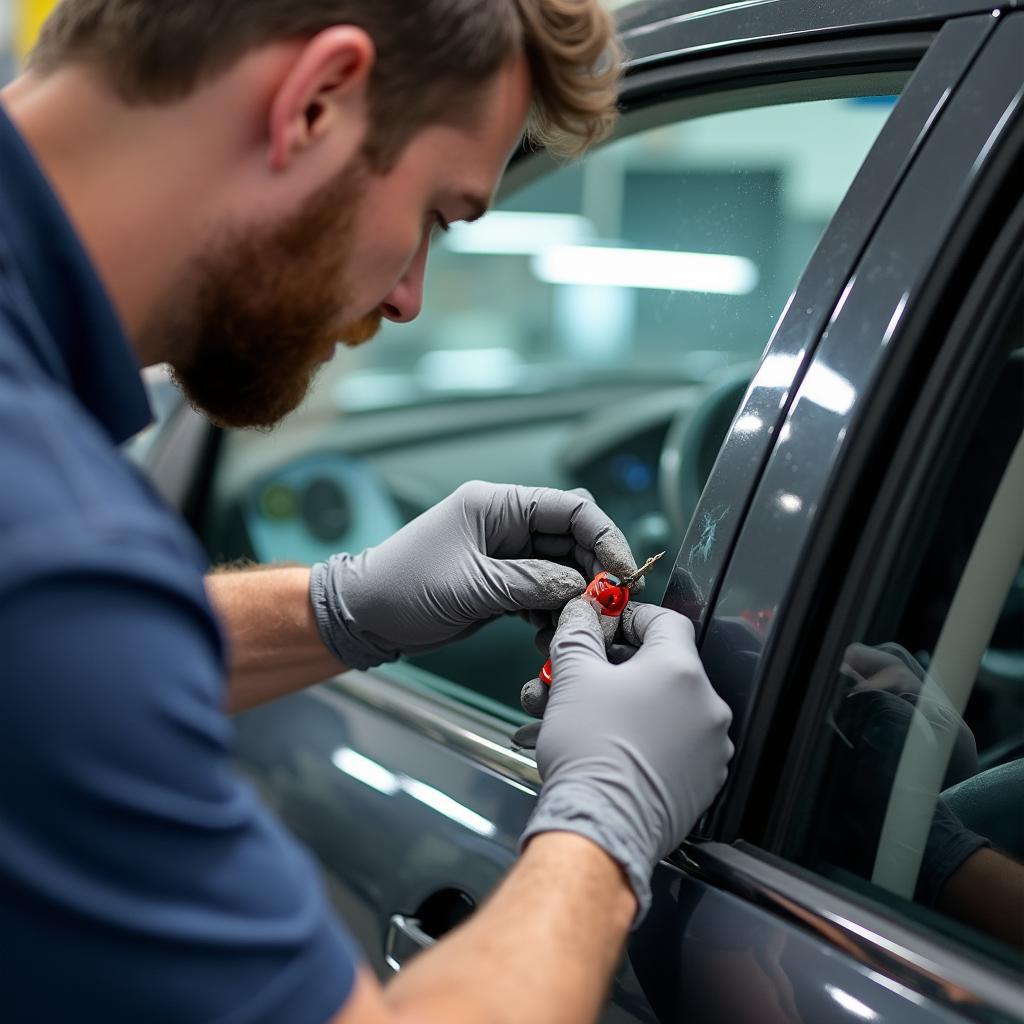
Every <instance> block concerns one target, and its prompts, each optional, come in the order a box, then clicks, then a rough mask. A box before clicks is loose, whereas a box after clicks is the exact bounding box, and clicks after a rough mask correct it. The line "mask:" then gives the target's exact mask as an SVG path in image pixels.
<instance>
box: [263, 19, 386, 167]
mask: <svg viewBox="0 0 1024 1024" xmlns="http://www.w3.org/2000/svg"><path fill="white" fill-rule="evenodd" d="M375 60H376V51H375V49H374V45H373V40H371V39H370V37H369V36H368V35H367V34H366V32H364V31H363V30H362V29H361V28H356V27H355V26H352V25H339V26H335V27H334V28H329V29H325V30H324V31H323V32H321V33H320V34H319V35H316V36H314V37H313V38H312V39H311V40H310V41H309V42H308V43H307V44H306V45H305V46H304V47H303V48H302V50H301V51H299V54H298V56H297V57H296V59H295V60H294V62H293V63H292V65H291V67H290V68H289V70H288V73H287V74H286V76H285V78H284V79H283V80H282V82H281V83H280V85H279V86H278V88H277V91H276V92H275V94H274V96H273V98H272V100H271V105H270V125H269V129H270V150H269V153H268V164H269V166H270V169H271V171H273V172H275V173H280V172H282V171H285V170H287V169H288V167H289V166H291V164H292V163H293V162H294V161H295V160H296V159H298V158H299V157H300V156H302V154H303V153H304V152H305V151H307V150H309V149H310V148H311V147H313V146H315V145H316V144H317V143H319V142H321V141H322V140H323V139H325V138H326V137H328V136H329V135H330V134H331V133H332V132H339V130H340V132H339V134H338V136H337V137H338V138H339V140H340V142H341V145H342V147H343V148H348V149H350V150H351V153H349V154H345V153H344V152H342V151H338V152H336V153H335V154H333V155H332V157H333V159H334V162H335V163H337V162H338V160H339V159H340V160H344V159H346V158H348V157H350V156H353V155H354V154H355V152H356V151H357V150H358V149H359V148H360V147H361V146H362V143H363V139H364V138H365V135H366V130H367V111H368V103H367V98H368V91H369V82H370V73H371V72H372V70H373V65H374V61H375Z"/></svg>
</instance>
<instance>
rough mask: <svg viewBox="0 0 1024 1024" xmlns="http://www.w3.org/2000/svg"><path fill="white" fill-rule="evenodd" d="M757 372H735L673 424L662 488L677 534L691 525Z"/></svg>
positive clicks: (745, 368) (662, 457)
mask: <svg viewBox="0 0 1024 1024" xmlns="http://www.w3.org/2000/svg"><path fill="white" fill-rule="evenodd" d="M752 374H753V370H752V368H751V367H750V366H742V367H737V368H735V369H733V370H731V371H730V372H729V373H728V374H727V375H725V376H723V377H722V378H721V379H720V380H719V382H718V383H717V384H715V385H714V386H713V387H712V389H711V391H709V392H708V394H707V396H706V397H705V398H704V400H703V401H702V402H701V403H700V405H698V406H697V408H696V409H693V410H687V411H686V412H682V413H680V414H679V415H677V416H676V417H675V419H673V421H672V423H671V425H670V426H669V430H668V434H666V436H665V443H664V444H663V445H662V449H661V455H660V458H659V467H658V488H659V490H660V497H661V507H662V508H663V509H664V511H665V515H666V516H667V517H668V520H669V523H670V524H671V528H672V533H673V536H676V537H682V536H684V535H685V533H686V530H687V528H688V527H689V525H690V520H691V519H692V518H693V514H694V512H695V511H696V510H697V503H698V502H699V501H700V496H701V493H702V492H703V490H704V485H705V484H706V483H707V481H708V477H709V476H710V475H711V470H712V467H713V466H714V464H715V459H716V458H717V457H718V452H719V449H720V448H721V447H722V444H723V442H724V441H725V437H726V435H727V434H728V433H729V427H730V425H731V424H732V421H733V417H734V416H735V415H736V411H737V409H739V406H740V403H741V402H742V401H743V396H744V395H745V394H746V392H747V388H748V387H749V386H750V380H751V376H752Z"/></svg>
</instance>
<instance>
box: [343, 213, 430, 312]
mask: <svg viewBox="0 0 1024 1024" xmlns="http://www.w3.org/2000/svg"><path fill="white" fill-rule="evenodd" d="M422 244H423V232H422V229H421V227H420V225H419V224H418V223H417V224H416V225H415V229H414V230H411V231H410V230H399V229H397V227H396V226H395V225H381V226H380V227H379V228H378V230H376V231H369V232H367V233H365V234H363V235H362V237H357V238H356V239H355V240H354V244H353V246H352V252H351V260H350V263H349V267H350V281H351V284H352V287H353V288H354V289H356V295H357V298H358V299H359V300H360V301H361V302H364V304H366V303H370V304H375V303H377V302H380V301H383V299H384V298H385V297H386V296H387V295H389V294H390V293H391V291H392V290H393V289H394V288H395V286H396V285H397V284H398V283H399V281H401V280H402V278H403V277H404V276H405V275H406V273H407V272H408V271H409V268H410V267H411V266H412V265H413V263H414V261H415V259H416V257H417V255H418V253H419V251H420V249H421V248H422Z"/></svg>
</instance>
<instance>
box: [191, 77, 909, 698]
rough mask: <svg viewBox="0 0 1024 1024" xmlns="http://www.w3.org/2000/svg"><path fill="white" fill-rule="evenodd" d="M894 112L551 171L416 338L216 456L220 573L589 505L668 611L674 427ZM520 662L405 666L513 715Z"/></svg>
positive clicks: (484, 641) (727, 369) (444, 241)
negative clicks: (535, 493)
mask: <svg viewBox="0 0 1024 1024" xmlns="http://www.w3.org/2000/svg"><path fill="white" fill-rule="evenodd" d="M894 102H895V99H894V98H893V97H891V96H882V97H859V98H840V99H829V100H816V101H813V102H805V103H788V104H779V105H775V106H770V105H767V106H760V107H757V108H754V109H743V110H734V111H729V112H725V113H718V114H715V115H712V116H706V117H700V118H694V119H691V120H685V121H677V122H675V123H670V124H666V125H663V126H661V127H654V128H651V129H648V130H645V131H643V132H638V133H636V134H632V135H629V136H627V137H624V138H622V139H620V140H619V141H617V142H614V143H611V144H609V145H608V146H606V147H604V148H602V149H600V150H599V151H597V152H595V153H593V154H592V155H590V156H589V157H588V158H587V159H586V160H585V161H584V162H582V164H578V165H574V166H566V167H561V168H554V167H553V166H551V165H550V164H546V165H545V168H546V170H545V171H544V173H542V174H540V175H538V176H535V177H534V179H533V180H532V181H531V182H530V183H529V184H527V185H526V186H525V187H523V188H522V189H520V190H519V191H517V192H516V193H515V194H513V195H511V196H510V197H509V198H507V199H505V200H503V201H502V202H501V203H500V204H499V205H498V208H497V210H496V211H495V212H494V213H492V214H490V215H488V216H487V217H485V218H484V219H483V220H482V221H480V222H479V223H476V224H474V225H468V226H462V225H460V226H456V227H455V228H454V229H453V230H452V232H451V233H450V234H449V235H447V236H444V237H442V238H439V239H438V240H437V241H436V243H435V247H434V251H433V253H432V256H431V264H430V271H429V277H428V282H427V288H426V296H425V303H424V311H423V313H422V315H421V316H420V317H419V319H418V320H416V321H415V322H414V323H411V324H407V325H402V326H395V325H387V326H386V327H385V329H384V331H383V332H382V334H381V336H380V337H379V338H378V339H376V340H375V341H374V343H373V344H371V345H367V346H364V347H362V348H359V349H356V350H342V351H339V353H338V355H337V357H336V358H335V360H334V362H333V363H332V364H331V365H330V366H329V367H328V369H327V370H326V371H325V372H324V374H323V376H322V377H321V379H320V381H319V382H318V385H317V387H316V388H315V390H314V393H313V394H312V395H311V396H310V399H309V401H308V402H307V404H306V405H305V406H304V407H303V409H302V410H301V411H300V412H299V413H298V414H297V415H296V416H294V417H293V418H292V419H291V420H289V421H288V422H287V423H286V424H285V425H284V426H283V427H282V428H281V429H280V430H279V431H277V432H275V434H274V435H272V436H271V437H267V438H264V437H259V436H254V435H252V434H234V435H231V436H229V437H228V438H227V440H226V443H225V446H224V449H223V452H222V457H221V462H220V468H219V470H218V478H217V480H216V481H215V484H214V492H215V507H214V509H213V513H212V516H211V519H210V522H209V523H208V524H207V525H208V529H207V540H208V543H209V546H210V549H211V553H212V554H213V556H214V558H215V559H233V558H238V557H251V558H255V559H257V560H259V561H277V560H292V561H299V562H306V563H311V562H313V561H316V560H318V559H321V558H324V557H327V556H329V555H330V554H332V553H333V552H334V551H337V550H360V549H361V548H363V547H365V546H368V545H370V544H374V543H377V542H379V541H381V540H383V539H384V538H385V537H387V536H388V535H389V534H390V533H391V532H393V531H394V530H395V529H397V528H398V527H399V526H401V525H402V523H403V522H404V521H407V520H408V519H410V518H411V517H413V516H415V515H416V514H418V513H419V512H421V511H423V510H424V509H425V508H427V507H429V506H430V505H431V504H433V503H434V502H436V501H439V500H441V499H442V498H444V497H445V496H446V495H447V494H449V493H451V492H452V491H453V490H454V489H455V488H456V487H458V486H459V484H461V483H463V482H464V481H465V480H467V479H474V478H480V479H486V480H494V481H501V482H507V483H520V484H528V485H543V486H556V487H568V488H571V487H580V486H583V487H587V488H588V489H590V490H591V491H592V492H593V493H594V495H595V497H596V498H597V500H598V501H599V502H600V503H601V504H602V505H603V506H604V507H605V508H606V509H607V510H608V512H609V514H611V515H612V516H613V518H615V520H616V522H618V523H619V525H620V526H621V527H622V528H623V529H624V531H625V532H626V534H627V537H628V538H629V539H630V541H631V543H632V544H633V546H634V549H635V550H636V553H637V555H638V556H639V557H646V556H647V555H651V554H655V553H656V552H658V551H661V550H668V551H669V557H668V558H666V559H664V560H663V563H662V565H661V566H659V567H658V569H659V571H658V573H657V574H655V575H653V576H652V578H651V579H650V582H649V586H648V589H647V592H646V594H647V597H648V598H649V599H652V600H659V599H660V597H661V594H662V592H663V590H664V586H665V583H666V581H667V576H668V573H669V571H670V569H671V561H672V557H671V556H672V555H673V554H674V551H675V549H676V547H677V546H678V544H679V543H680V541H681V539H682V538H681V531H682V527H683V526H685V524H682V525H680V524H679V523H678V522H672V519H671V513H669V512H668V511H667V509H666V506H665V501H664V500H663V495H662V494H661V493H660V491H659V456H660V451H661V448H662V445H663V442H664V440H665V437H666V435H667V434H668V432H669V429H670V427H671V426H672V424H673V420H675V419H676V418H677V417H680V416H686V415H689V410H691V409H693V408H696V407H697V405H699V403H700V401H701V398H702V397H704V396H705V395H706V394H707V393H709V392H710V391H711V390H712V389H713V388H715V387H717V386H718V385H719V384H720V383H721V381H722V378H723V376H729V375H732V376H733V377H736V376H738V377H739V378H741V379H740V383H741V384H743V383H744V382H745V381H746V380H747V379H748V376H747V375H749V374H751V373H752V372H753V368H754V366H755V365H756V363H757V360H758V359H759V357H760V355H761V353H762V351H763V349H764V347H765V345H766V343H767V341H768V339H769V337H770V335H771V331H772V329H773V327H774V324H775V323H776V321H777V319H778V317H779V315H780V313H781V311H782V309H783V308H784V306H785V304H786V301H787V299H788V298H789V296H790V294H791V293H792V291H793V288H794V286H795V284H796V281H797V279H798V277H799V276H800V274H801V272H802V270H803V268H804V266H805V265H806V263H807V260H808V259H809V257H810V254H811V252H812V251H813V249H814V246H815V245H816V244H817V242H818V240H819V238H820V237H821V234H822V232H823V231H824V229H825V227H826V225H827V224H828V221H829V219H830V218H831V217H832V215H833V213H834V212H835V210H836V208H837V206H838V205H839V202H840V201H841V199H842V197H843V195H844V194H845V192H846V190H847V188H848V187H849V184H850V182H851V181H852V179H853V177H854V175H855V174H856V173H857V171H858V169H859V167H860V165H861V163H862V162H863V160H864V158H865V156H866V155H867V153H868V151H869V149H870V147H871V145H872V144H873V142H874V140H875V138H876V137H877V135H878V133H879V131H880V130H881V128H882V126H883V124H884V123H885V121H886V119H887V118H888V116H889V114H890V112H891V110H892V107H893V104H894ZM667 116H668V114H666V117H667ZM645 117H646V118H648V121H647V122H646V123H650V120H649V118H650V111H648V112H646V113H645ZM627 124H628V122H627ZM740 394H742V387H741V388H740V389H739V391H738V392H737V398H736V401H738V400H739V395H740ZM727 412H728V410H727ZM730 418H731V413H730V414H729V415H725V416H719V417H717V418H716V420H715V424H716V427H715V429H716V430H717V431H718V432H719V434H721V435H724V432H725V430H726V429H727V427H728V422H729V419H730ZM721 439H722V437H721V436H718V435H716V437H714V438H712V439H711V442H710V443H709V444H708V445H707V446H705V447H706V448H707V451H708V458H707V459H706V462H707V467H706V468H709V467H710V465H711V464H712V462H713V458H714V453H715V452H716V451H717V448H718V447H719V444H720V442H721ZM314 499H315V500H314ZM678 518H680V517H679V516H678V515H676V519H678ZM532 640H533V637H532V632H531V630H530V628H529V627H528V626H527V625H526V624H525V623H523V622H521V621H519V620H518V619H508V620H501V621H499V622H496V623H494V624H492V625H489V626H488V627H487V628H486V629H484V630H482V631H481V632H479V633H477V634H476V635H474V636H473V637H470V638H469V639H467V640H465V641H464V642H462V643H459V644H457V645H454V646H452V647H450V648H446V649H445V650H442V651H439V652H435V653H432V654H427V655H423V656H420V657H417V658H416V659H415V661H414V665H415V667H416V668H417V669H418V670H420V676H419V677H420V678H429V676H423V675H422V673H424V672H426V673H429V674H430V675H432V676H434V677H438V678H440V679H443V680H447V681H448V682H449V683H453V684H457V685H459V686H462V687H465V688H466V689H467V690H468V691H472V692H473V693H474V694H476V695H478V696H479V695H481V694H482V695H484V696H485V697H487V698H490V699H493V700H495V701H498V702H500V704H501V705H503V706H504V707H506V708H509V709H516V708H517V707H518V693H519V690H520V687H521V685H522V683H523V682H524V681H525V680H526V679H528V678H530V676H531V675H533V674H535V672H536V670H537V668H538V654H537V652H536V650H535V648H534V645H533V642H532ZM467 699H471V700H472V699H476V698H474V697H467Z"/></svg>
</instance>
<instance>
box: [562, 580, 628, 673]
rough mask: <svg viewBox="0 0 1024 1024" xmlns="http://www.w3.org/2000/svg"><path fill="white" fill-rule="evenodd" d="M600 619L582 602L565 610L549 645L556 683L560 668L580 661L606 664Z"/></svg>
mask: <svg viewBox="0 0 1024 1024" xmlns="http://www.w3.org/2000/svg"><path fill="white" fill-rule="evenodd" d="M600 619H601V616H600V615H598V614H597V612H596V611H594V609H593V608H592V607H591V606H590V605H589V604H587V602H586V601H584V600H583V599H582V598H576V599H575V600H573V601H570V602H569V603H568V604H567V605H566V606H565V608H564V610H563V611H562V614H561V616H560V617H559V620H558V629H557V630H556V631H555V636H554V639H553V640H552V642H551V664H552V668H553V669H554V674H555V677H556V679H557V677H558V672H559V667H560V666H564V667H568V666H571V665H572V664H574V663H576V662H578V661H581V660H583V661H593V660H595V659H596V660H599V661H601V662H607V660H608V657H607V654H606V653H605V639H604V633H603V632H602V627H601V623H600ZM613 621H614V620H613Z"/></svg>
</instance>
